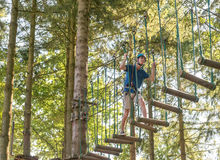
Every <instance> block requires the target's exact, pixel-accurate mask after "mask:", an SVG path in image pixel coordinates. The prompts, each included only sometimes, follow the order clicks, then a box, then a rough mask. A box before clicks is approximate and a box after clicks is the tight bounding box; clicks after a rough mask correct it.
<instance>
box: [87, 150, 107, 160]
mask: <svg viewBox="0 0 220 160" xmlns="http://www.w3.org/2000/svg"><path fill="white" fill-rule="evenodd" d="M86 156H89V157H94V158H98V159H100V160H110V159H109V158H107V157H104V156H101V155H98V154H95V153H91V152H88V153H87V154H86Z"/></svg>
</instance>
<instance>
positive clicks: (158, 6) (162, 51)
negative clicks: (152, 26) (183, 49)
mask: <svg viewBox="0 0 220 160" xmlns="http://www.w3.org/2000/svg"><path fill="white" fill-rule="evenodd" d="M157 8H158V16H159V25H160V44H161V56H162V64H163V83H164V87H166V70H165V68H164V67H165V64H164V48H163V35H162V28H161V19H160V2H159V0H157Z"/></svg>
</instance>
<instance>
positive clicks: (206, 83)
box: [180, 70, 216, 90]
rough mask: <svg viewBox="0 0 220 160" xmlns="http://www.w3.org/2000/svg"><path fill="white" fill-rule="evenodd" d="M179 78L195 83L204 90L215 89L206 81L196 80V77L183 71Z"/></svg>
mask: <svg viewBox="0 0 220 160" xmlns="http://www.w3.org/2000/svg"><path fill="white" fill-rule="evenodd" d="M180 76H181V77H182V78H185V79H187V80H189V81H191V82H194V83H197V84H199V85H201V86H203V87H206V88H208V89H210V90H215V88H216V86H215V84H213V83H210V82H208V81H206V80H204V79H201V78H198V77H196V76H194V75H192V74H189V73H186V72H185V71H183V70H181V71H180Z"/></svg>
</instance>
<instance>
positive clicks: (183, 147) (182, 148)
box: [179, 105, 186, 160]
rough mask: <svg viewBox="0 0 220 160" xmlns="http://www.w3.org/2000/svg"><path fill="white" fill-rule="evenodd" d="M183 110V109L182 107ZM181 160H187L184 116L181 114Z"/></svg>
mask: <svg viewBox="0 0 220 160" xmlns="http://www.w3.org/2000/svg"><path fill="white" fill-rule="evenodd" d="M181 106H182V105H181ZM181 108H182V107H181ZM179 132H180V149H181V160H186V152H185V139H184V122H183V114H182V113H180V114H179Z"/></svg>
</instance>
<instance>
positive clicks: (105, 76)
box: [105, 67, 107, 138]
mask: <svg viewBox="0 0 220 160" xmlns="http://www.w3.org/2000/svg"><path fill="white" fill-rule="evenodd" d="M106 82H107V67H105V138H107V104H106V99H107V93H106V92H107V88H106Z"/></svg>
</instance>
